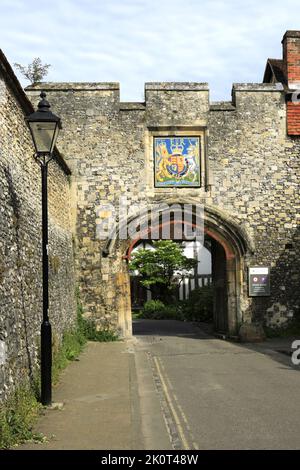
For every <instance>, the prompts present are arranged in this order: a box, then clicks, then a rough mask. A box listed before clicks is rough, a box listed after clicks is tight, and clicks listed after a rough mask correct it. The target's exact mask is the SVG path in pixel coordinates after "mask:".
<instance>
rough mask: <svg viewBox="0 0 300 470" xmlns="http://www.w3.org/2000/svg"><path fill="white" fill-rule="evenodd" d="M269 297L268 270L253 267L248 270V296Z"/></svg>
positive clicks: (267, 268) (261, 267)
mask: <svg viewBox="0 0 300 470" xmlns="http://www.w3.org/2000/svg"><path fill="white" fill-rule="evenodd" d="M268 295H270V268H269V267H265V266H255V267H253V268H249V296H250V297H265V296H268Z"/></svg>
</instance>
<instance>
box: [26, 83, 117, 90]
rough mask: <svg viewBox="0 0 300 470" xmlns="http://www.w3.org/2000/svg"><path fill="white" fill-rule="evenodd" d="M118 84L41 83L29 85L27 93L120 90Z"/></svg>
mask: <svg viewBox="0 0 300 470" xmlns="http://www.w3.org/2000/svg"><path fill="white" fill-rule="evenodd" d="M119 89H120V84H119V83H118V82H41V83H37V84H35V85H29V86H28V87H26V88H25V91H39V90H44V91H47V90H51V91H72V90H78V91H83V90H84V91H89V90H91V91H95V90H119Z"/></svg>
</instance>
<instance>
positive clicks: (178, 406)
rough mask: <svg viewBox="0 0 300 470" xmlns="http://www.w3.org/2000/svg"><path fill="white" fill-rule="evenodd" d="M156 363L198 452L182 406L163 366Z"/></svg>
mask: <svg viewBox="0 0 300 470" xmlns="http://www.w3.org/2000/svg"><path fill="white" fill-rule="evenodd" d="M158 361H159V363H160V365H161V368H162V372H163V373H164V375H165V378H166V382H167V385H168V386H169V389H170V390H171V391H172V394H173V398H174V400H175V402H176V406H177V408H178V410H179V413H180V415H181V418H182V420H183V421H184V422H185V425H186V428H187V430H188V432H189V435H190V438H191V440H192V444H193V447H194V449H196V450H199V447H198V444H197V443H196V441H195V438H194V436H193V433H192V431H191V428H190V426H189V423H188V420H187V417H186V414H185V413H184V411H183V409H182V406H181V405H180V403H179V401H178V398H177V395H176V393H175V390H174V387H173V386H172V384H171V382H170V380H169V378H168V376H167V373H166V369H165V366H164V365H163V363H162V361H161V359H158Z"/></svg>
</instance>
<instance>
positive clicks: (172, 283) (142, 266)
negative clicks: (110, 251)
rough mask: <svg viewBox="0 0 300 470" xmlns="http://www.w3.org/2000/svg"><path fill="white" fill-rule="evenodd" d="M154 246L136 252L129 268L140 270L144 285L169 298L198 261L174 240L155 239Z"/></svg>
mask: <svg viewBox="0 0 300 470" xmlns="http://www.w3.org/2000/svg"><path fill="white" fill-rule="evenodd" d="M153 247H154V250H147V249H141V250H137V251H136V252H134V253H133V255H132V258H131V260H130V263H129V269H130V270H131V271H138V273H139V276H140V282H141V284H142V286H144V287H146V288H148V289H151V290H154V291H156V294H157V297H158V298H164V299H165V300H166V299H167V300H169V299H170V298H171V297H172V293H173V291H174V289H175V287H176V286H177V285H178V284H180V282H181V281H182V279H183V277H185V276H187V275H188V274H189V273H190V271H191V269H193V268H194V266H195V263H196V262H197V261H196V260H195V259H191V258H187V257H186V256H185V255H184V254H183V246H182V245H180V244H179V243H176V242H174V241H172V240H159V241H155V242H153ZM153 288H154V289H153Z"/></svg>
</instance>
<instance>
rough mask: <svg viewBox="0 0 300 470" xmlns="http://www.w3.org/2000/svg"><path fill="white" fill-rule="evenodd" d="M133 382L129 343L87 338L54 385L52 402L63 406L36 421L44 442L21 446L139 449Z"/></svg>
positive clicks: (49, 410) (133, 369) (37, 447)
mask: <svg viewBox="0 0 300 470" xmlns="http://www.w3.org/2000/svg"><path fill="white" fill-rule="evenodd" d="M135 385H136V379H135V366H134V358H133V354H132V353H131V352H130V344H129V343H128V342H122V341H120V342H112V343H98V342H89V343H88V344H87V346H86V348H85V350H84V351H83V353H82V354H81V355H80V357H79V359H78V360H77V361H74V362H71V363H70V364H69V365H68V367H67V368H66V369H65V370H64V371H63V373H62V374H61V377H60V381H59V384H58V385H56V386H55V387H54V388H53V402H54V403H63V407H62V409H56V408H55V407H54V409H46V410H45V412H44V414H43V416H42V417H41V418H40V419H39V420H38V423H37V425H36V428H35V431H36V432H40V433H42V434H43V435H44V436H46V438H47V440H46V442H44V443H30V442H28V443H26V444H24V445H22V446H19V447H18V449H21V450H30V449H34V450H43V449H47V450H54V449H63V450H65V449H69V450H70V449H80V450H82V449H90V450H91V449H102V450H103V449H135V448H139V446H140V443H139V435H138V431H137V429H138V428H139V426H138V424H136V419H137V418H138V412H137V409H136V406H137V404H138V400H136V399H135V396H136V393H137V392H136V390H135V389H134V387H135Z"/></svg>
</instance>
